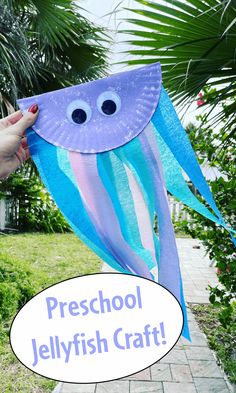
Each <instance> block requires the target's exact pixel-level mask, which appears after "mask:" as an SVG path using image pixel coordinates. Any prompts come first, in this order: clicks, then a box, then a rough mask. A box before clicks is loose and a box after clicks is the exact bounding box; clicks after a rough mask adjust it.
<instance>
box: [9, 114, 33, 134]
mask: <svg viewBox="0 0 236 393" xmlns="http://www.w3.org/2000/svg"><path fill="white" fill-rule="evenodd" d="M38 112H39V111H38V110H37V112H36V113H32V112H25V113H24V114H23V117H22V118H21V119H20V120H19V121H18V122H17V123H15V124H13V125H11V126H10V127H8V128H7V132H8V133H9V134H11V135H18V136H23V135H24V132H25V130H26V129H27V128H29V127H31V126H32V125H33V124H34V122H35V121H36V119H37V116H38Z"/></svg>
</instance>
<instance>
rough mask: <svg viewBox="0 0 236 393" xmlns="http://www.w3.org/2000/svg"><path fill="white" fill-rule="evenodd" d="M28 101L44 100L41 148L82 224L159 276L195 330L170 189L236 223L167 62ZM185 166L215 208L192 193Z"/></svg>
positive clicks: (36, 150)
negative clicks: (165, 76)
mask: <svg viewBox="0 0 236 393" xmlns="http://www.w3.org/2000/svg"><path fill="white" fill-rule="evenodd" d="M18 103H19V106H20V108H21V109H22V110H26V109H27V108H28V107H29V106H30V105H32V104H33V103H37V104H38V106H39V107H40V114H39V117H38V119H37V121H36V123H35V125H34V126H33V128H32V129H31V130H28V132H27V137H28V143H29V146H30V151H31V156H32V158H33V160H34V162H35V163H36V165H37V167H38V170H39V173H40V175H41V178H42V180H43V182H44V183H45V185H46V187H47V188H48V190H49V191H50V193H51V195H52V197H53V198H54V200H55V202H56V203H57V205H58V207H59V208H60V210H61V211H62V213H63V214H64V216H65V217H66V219H67V220H68V222H69V223H70V225H71V227H72V228H73V230H74V232H75V233H76V234H77V235H78V236H79V237H80V238H81V240H82V241H83V242H84V243H86V244H87V245H88V246H89V247H90V248H91V249H92V250H93V251H94V252H95V253H96V254H97V255H99V256H100V257H101V258H102V259H103V260H104V261H106V262H107V263H108V264H109V265H111V266H112V267H113V268H115V269H116V270H118V271H120V272H125V273H132V274H137V275H140V276H143V277H147V278H150V279H153V278H154V277H156V280H157V281H158V282H159V283H160V284H161V285H163V286H164V287H166V288H167V289H169V290H170V291H171V292H172V293H173V294H174V295H175V296H176V298H177V299H178V300H179V302H180V304H181V306H182V309H183V313H184V328H183V332H182V335H183V336H184V337H186V338H188V339H190V335H189V330H188V324H187V318H186V308H185V302H184V296H183V287H182V280H181V273H180V268H179V259H178V253H177V248H176V242H175V236H174V230H173V226H172V222H171V217H170V212H169V207H168V200H167V192H166V189H167V190H168V191H169V192H170V193H171V194H173V195H174V196H175V197H177V198H178V199H179V200H181V201H182V202H183V203H185V204H186V205H188V206H190V207H191V208H193V209H195V210H196V211H198V212H199V213H201V214H203V215H204V216H206V217H208V218H209V219H211V220H213V221H215V222H216V223H218V224H220V225H223V226H225V227H226V224H225V223H224V220H223V218H222V216H221V214H220V212H219V210H218V208H217V206H216V204H215V202H214V199H213V197H212V194H211V192H210V189H209V187H208V185H207V183H206V181H205V179H204V177H203V175H202V172H201V169H200V167H199V164H198V162H197V159H196V157H195V154H194V151H193V149H192V147H191V144H190V142H189V140H188V137H187V134H186V133H185V131H184V129H183V128H182V126H181V123H180V122H179V119H178V117H177V115H176V112H175V110H174V108H173V106H172V104H171V101H170V99H169V97H168V95H167V93H166V92H165V90H164V88H163V87H162V82H161V67H160V64H159V63H155V64H151V65H148V66H145V67H142V68H139V69H135V70H132V71H128V72H122V73H119V74H115V75H112V76H110V77H107V78H103V79H100V80H96V81H92V82H88V83H85V84H81V85H78V86H73V87H68V88H65V89H62V90H58V91H54V92H50V93H45V94H42V95H39V96H34V97H30V98H25V99H21V100H19V101H18ZM162 168H163V169H162ZM181 168H183V170H184V171H185V172H186V174H187V175H188V177H189V178H190V179H191V181H192V183H193V184H194V185H195V187H196V188H197V189H198V191H199V192H200V194H201V195H202V196H203V197H204V198H205V200H206V202H207V203H208V205H209V206H210V207H211V209H212V211H213V212H214V214H212V213H211V212H210V211H209V210H208V209H207V208H206V207H205V206H204V205H203V204H201V203H200V202H199V200H198V199H197V198H196V197H195V196H194V195H193V194H192V193H191V191H190V189H189V188H188V185H187V184H186V182H185V180H184V178H183V175H182V169H181ZM154 214H156V215H157V219H158V236H157V235H156V234H155V232H154V229H153V227H154Z"/></svg>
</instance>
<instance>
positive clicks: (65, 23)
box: [0, 0, 107, 115]
mask: <svg viewBox="0 0 236 393" xmlns="http://www.w3.org/2000/svg"><path fill="white" fill-rule="evenodd" d="M80 11H81V10H80V9H79V8H78V6H77V5H75V4H74V2H73V1H72V0H0V54H1V57H0V75H1V78H0V110H1V111H2V115H3V114H5V112H6V106H7V103H8V101H9V102H10V103H11V104H12V105H13V106H14V105H15V102H16V98H20V97H22V96H30V95H33V94H39V93H42V92H46V91H50V90H55V89H59V88H62V87H64V86H68V85H72V84H76V83H80V82H85V81H88V80H90V79H93V78H97V77H101V76H104V75H105V74H106V71H107V59H106V53H107V50H106V49H105V48H104V47H103V46H102V43H103V41H105V40H106V39H107V36H106V35H105V33H104V31H103V30H102V29H101V28H98V27H96V26H94V25H93V24H92V23H90V22H88V20H86V19H85V18H84V17H83V16H82V15H81V13H80Z"/></svg>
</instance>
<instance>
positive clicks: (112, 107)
mask: <svg viewBox="0 0 236 393" xmlns="http://www.w3.org/2000/svg"><path fill="white" fill-rule="evenodd" d="M102 111H103V113H105V114H106V115H113V113H115V111H116V103H115V102H114V101H112V100H106V101H104V102H103V104H102Z"/></svg>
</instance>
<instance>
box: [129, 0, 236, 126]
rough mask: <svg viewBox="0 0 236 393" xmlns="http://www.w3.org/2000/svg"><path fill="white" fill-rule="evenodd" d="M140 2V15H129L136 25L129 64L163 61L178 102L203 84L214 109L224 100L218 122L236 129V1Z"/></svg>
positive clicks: (167, 83)
mask: <svg viewBox="0 0 236 393" xmlns="http://www.w3.org/2000/svg"><path fill="white" fill-rule="evenodd" d="M135 1H136V2H137V3H139V4H141V5H142V7H143V6H144V7H143V8H144V9H138V8H134V9H131V11H132V12H133V13H135V14H136V15H139V18H130V19H128V21H129V22H130V23H131V24H133V25H134V26H135V28H130V29H129V30H125V31H123V32H124V33H128V34H129V35H130V34H131V35H132V36H133V38H132V39H131V40H129V41H128V43H129V44H132V45H133V46H135V47H133V48H132V47H131V49H130V50H129V51H128V52H129V54H131V55H132V59H131V60H129V61H128V64H130V65H131V64H149V63H153V62H156V61H160V62H161V64H162V71H163V81H164V84H165V87H166V88H167V90H168V91H169V93H170V95H171V96H172V98H173V99H174V100H176V102H177V103H179V104H180V103H182V104H183V105H186V103H188V102H190V101H191V100H195V99H196V97H197V95H198V93H199V92H200V90H201V89H203V88H204V89H205V97H204V100H205V102H206V104H209V105H210V110H209V113H210V112H211V110H212V108H214V107H215V106H216V105H217V104H218V103H223V104H224V105H223V106H222V108H221V110H220V112H219V113H217V115H216V116H214V122H219V121H222V120H223V121H224V120H225V121H226V124H225V127H227V129H228V130H229V129H232V128H233V127H235V121H236V120H235V115H234V113H235V109H236V101H235V98H236V52H235V48H236V2H235V0H210V1H204V0H185V1H182V0H171V1H170V2H169V3H168V5H162V4H158V3H159V2H154V1H150V0H135Z"/></svg>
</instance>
